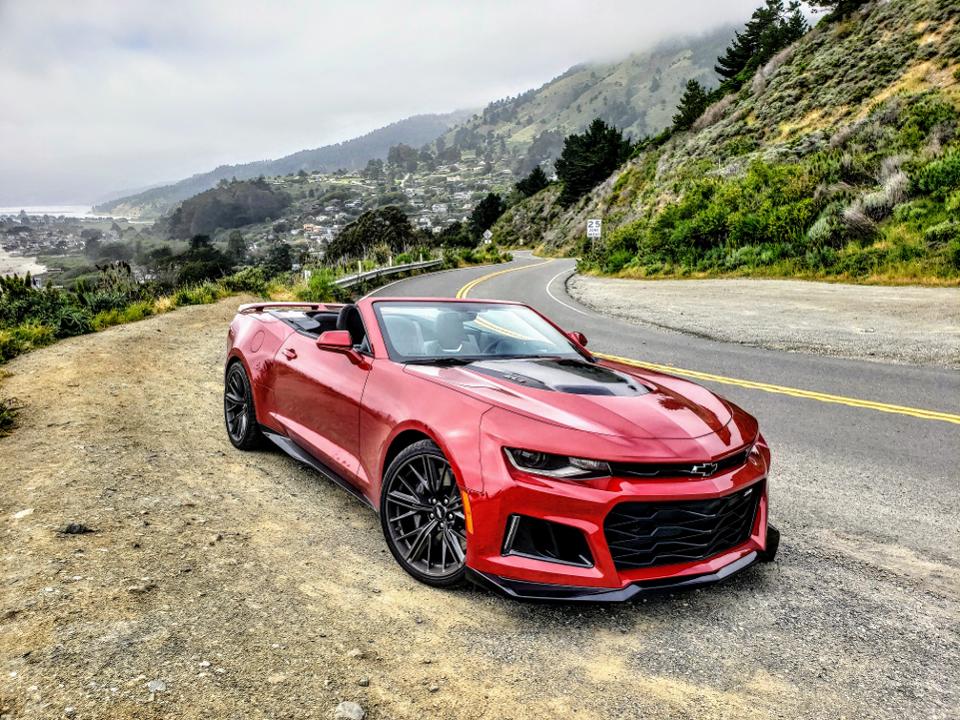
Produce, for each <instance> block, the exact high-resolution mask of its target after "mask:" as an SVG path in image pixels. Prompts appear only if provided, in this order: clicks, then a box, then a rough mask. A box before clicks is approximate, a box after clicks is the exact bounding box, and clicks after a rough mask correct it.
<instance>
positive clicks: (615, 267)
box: [603, 249, 635, 273]
mask: <svg viewBox="0 0 960 720" xmlns="http://www.w3.org/2000/svg"><path fill="white" fill-rule="evenodd" d="M634 257H635V255H634V253H632V252H630V251H629V250H624V249H621V250H616V251H615V252H613V253H612V254H611V255H610V256H609V257H608V258H607V261H606V263H604V265H603V271H604V272H607V273H618V272H620V271H621V270H623V268H624V267H626V266H627V265H628V264H629V263H630V261H631V260H633V259H634Z"/></svg>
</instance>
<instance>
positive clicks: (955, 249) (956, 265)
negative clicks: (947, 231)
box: [944, 240, 960, 270]
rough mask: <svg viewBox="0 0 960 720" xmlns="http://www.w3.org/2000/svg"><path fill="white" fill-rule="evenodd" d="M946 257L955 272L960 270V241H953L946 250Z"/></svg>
mask: <svg viewBox="0 0 960 720" xmlns="http://www.w3.org/2000/svg"><path fill="white" fill-rule="evenodd" d="M944 257H945V258H946V260H947V263H948V264H949V266H950V267H951V268H952V269H954V270H960V240H951V241H950V242H949V243H948V244H947V247H946V248H945V249H944Z"/></svg>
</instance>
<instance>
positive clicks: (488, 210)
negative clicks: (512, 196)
mask: <svg viewBox="0 0 960 720" xmlns="http://www.w3.org/2000/svg"><path fill="white" fill-rule="evenodd" d="M506 209H507V204H506V203H505V202H504V200H503V198H502V197H500V196H499V195H497V194H496V193H488V194H487V196H486V197H485V198H484V199H483V200H481V201H480V202H479V203H477V206H476V207H475V208H474V209H473V212H472V213H470V227H471V228H473V232H474V235H476V236H479V235H480V234H481V233H483V231H484V230H488V229H489V228H490V227H491V226H492V225H493V224H494V223H495V222H496V221H497V220H498V219H499V218H500V216H501V215H503V213H504V212H505V211H506Z"/></svg>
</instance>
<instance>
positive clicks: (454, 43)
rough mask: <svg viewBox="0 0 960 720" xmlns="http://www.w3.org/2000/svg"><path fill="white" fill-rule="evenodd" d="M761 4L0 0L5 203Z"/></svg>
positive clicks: (482, 91) (159, 169)
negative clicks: (47, 0) (48, 0)
mask: <svg viewBox="0 0 960 720" xmlns="http://www.w3.org/2000/svg"><path fill="white" fill-rule="evenodd" d="M758 4H759V0H680V1H674V2H668V1H666V0H604V1H603V2H597V1H596V0H580V1H576V2H575V1H574V0H482V1H481V0H473V1H468V0H425V1H422V2H410V1H407V2H404V1H402V0H341V1H339V2H333V1H332V0H305V1H303V2H296V1H292V0H274V1H273V2H267V1H264V2H251V1H249V0H231V1H229V2H228V1H226V0H224V1H223V2H204V1H195V2H176V1H170V2H157V1H156V0H145V1H142V2H141V1H139V0H114V1H113V2H111V1H109V0H52V1H50V2H46V1H45V0H0V206H9V205H28V204H54V203H68V202H69V203H84V202H92V201H94V200H98V199H100V198H102V197H103V196H104V195H106V194H108V193H111V192H113V191H117V190H126V189H135V188H139V187H142V186H146V185H149V184H153V183H157V182H162V181H172V180H178V179H180V178H182V177H185V176H188V175H190V174H193V173H195V172H201V171H205V170H209V169H212V168H213V167H215V166H216V165H219V164H222V163H234V162H242V161H248V160H257V159H263V158H272V157H279V156H281V155H285V154H287V153H290V152H294V151H296V150H301V149H304V148H310V147H318V146H320V145H325V144H328V143H331V142H338V141H340V140H345V139H348V138H351V137H354V136H356V135H360V134H362V133H364V132H367V131H369V130H372V129H374V128H377V127H380V126H382V125H385V124H387V123H389V122H392V121H394V120H398V119H401V118H403V117H406V116H409V115H413V114H417V113H424V112H446V111H449V110H453V109H456V108H471V107H481V106H483V105H484V104H486V103H487V102H488V101H490V100H493V99H497V98H499V97H503V96H505V95H511V94H516V93H517V92H521V91H523V90H526V89H528V88H531V87H535V86H537V85H540V84H542V83H543V82H545V81H547V80H549V79H550V78H552V77H554V76H556V75H558V74H559V73H561V72H562V71H563V70H565V69H566V68H567V67H569V66H570V65H573V64H576V63H578V62H582V61H585V60H589V59H611V58H614V57H618V56H622V55H626V54H628V53H629V52H631V51H636V50H642V49H644V48H646V47H649V46H650V45H652V44H655V43H656V42H658V41H660V40H663V39H665V38H668V37H671V36H676V35H685V34H696V33H699V32H703V31H707V30H709V29H711V28H713V27H716V26H717V25H719V24H721V23H729V22H738V23H739V22H742V21H743V20H745V19H746V17H747V16H748V15H749V14H750V12H751V11H752V9H753V8H754V7H755V6H756V5H758Z"/></svg>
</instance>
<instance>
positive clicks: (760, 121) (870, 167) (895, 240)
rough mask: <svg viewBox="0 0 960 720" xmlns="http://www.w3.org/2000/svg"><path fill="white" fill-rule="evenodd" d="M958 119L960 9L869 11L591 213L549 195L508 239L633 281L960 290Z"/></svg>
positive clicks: (591, 202) (787, 54)
mask: <svg viewBox="0 0 960 720" xmlns="http://www.w3.org/2000/svg"><path fill="white" fill-rule="evenodd" d="M958 118H960V7H958V6H957V4H956V3H955V2H952V1H950V0H889V1H887V2H875V3H868V4H867V5H865V6H864V7H863V9H862V10H861V11H860V12H859V13H857V14H855V15H854V16H852V17H850V18H847V19H844V20H842V21H831V22H822V23H820V24H819V25H818V26H817V27H815V28H814V29H813V30H811V31H810V32H808V33H807V35H805V36H804V37H803V38H801V40H799V41H798V42H797V43H795V44H794V45H793V46H791V47H790V48H787V49H786V50H785V51H783V52H781V53H780V54H779V55H778V56H777V57H775V58H774V59H773V60H771V61H770V62H769V63H768V64H767V65H766V66H765V67H764V68H762V69H761V70H760V71H758V73H757V75H756V76H755V77H754V78H753V81H752V82H751V83H747V85H746V86H745V87H744V88H742V89H741V90H740V91H739V92H738V93H736V94H733V95H728V96H727V97H725V98H723V99H722V100H720V101H719V102H718V103H716V104H715V105H714V106H712V107H710V108H708V110H707V111H706V112H705V113H704V115H703V116H702V117H701V118H700V119H699V120H698V122H697V123H696V125H695V126H694V129H693V130H692V131H690V132H684V133H679V134H675V135H674V136H673V137H672V138H671V139H670V140H669V141H668V142H666V143H665V144H664V145H662V146H661V147H657V148H652V149H648V150H646V151H644V152H640V153H638V155H637V156H636V157H635V158H634V159H633V160H631V161H629V162H628V163H627V164H626V165H624V166H623V167H621V168H620V170H618V171H617V172H616V173H615V174H614V175H613V176H611V177H610V178H609V179H608V180H607V181H606V182H604V183H603V184H601V185H600V186H599V187H598V188H596V189H595V190H594V191H593V192H592V193H591V194H590V195H588V196H587V197H586V198H585V199H584V200H583V201H581V202H580V203H579V204H577V205H575V206H573V207H571V208H567V209H564V208H561V207H559V206H558V205H557V203H556V195H557V190H556V188H555V187H553V188H549V189H547V190H545V191H544V192H543V193H541V194H540V195H538V196H535V197H534V198H531V199H530V200H527V201H525V202H524V203H521V204H520V205H519V206H517V207H515V208H513V209H512V210H511V211H509V212H508V213H507V214H506V215H505V216H504V217H503V218H502V219H501V221H500V223H499V224H498V225H497V226H496V228H495V233H496V235H497V236H498V238H500V239H501V240H503V241H506V242H512V241H513V240H515V239H521V238H525V239H527V240H528V242H532V241H534V239H535V238H536V239H537V240H538V241H539V242H542V243H543V244H544V245H545V246H546V248H547V249H548V250H549V251H552V252H567V253H574V254H580V255H583V256H585V264H586V265H587V266H590V267H594V268H597V269H600V270H604V271H607V272H623V273H625V274H628V275H639V276H649V275H654V276H656V275H678V274H679V275H683V274H687V273H690V272H706V273H715V272H721V273H722V272H740V273H756V274H772V275H801V276H822V275H828V276H831V275H832V276H841V277H848V278H851V279H868V278H871V277H873V278H875V279H886V280H899V281H911V280H918V279H930V278H940V279H949V278H956V277H957V275H958V274H960V223H957V222H956V211H957V210H958V209H960V187H957V186H956V183H958V182H960V180H958V178H960V144H958V137H960V132H958ZM588 217H600V218H603V219H604V239H603V241H601V242H599V243H594V244H590V245H587V244H586V243H585V223H586V219H587V218H588Z"/></svg>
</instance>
